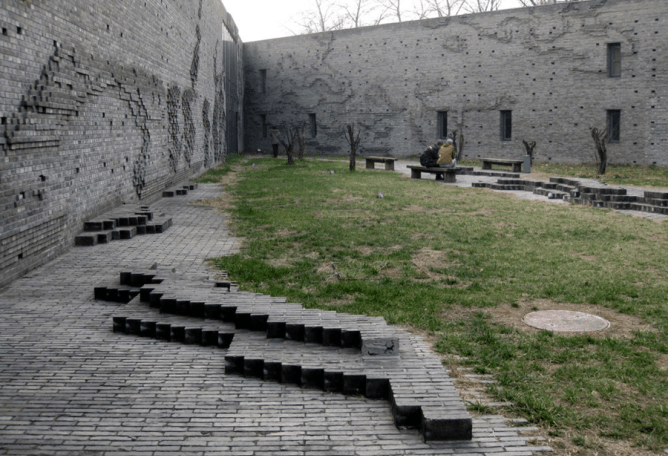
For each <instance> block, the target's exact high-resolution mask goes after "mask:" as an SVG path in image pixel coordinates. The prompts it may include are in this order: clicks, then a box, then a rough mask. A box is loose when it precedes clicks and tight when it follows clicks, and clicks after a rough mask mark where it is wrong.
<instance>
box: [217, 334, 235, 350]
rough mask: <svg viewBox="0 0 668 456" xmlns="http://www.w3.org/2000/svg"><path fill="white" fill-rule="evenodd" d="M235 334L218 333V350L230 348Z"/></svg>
mask: <svg viewBox="0 0 668 456" xmlns="http://www.w3.org/2000/svg"><path fill="white" fill-rule="evenodd" d="M232 339H234V333H221V332H219V333H218V348H230V344H231V343H232Z"/></svg>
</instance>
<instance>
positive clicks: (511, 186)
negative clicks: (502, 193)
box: [472, 177, 668, 215]
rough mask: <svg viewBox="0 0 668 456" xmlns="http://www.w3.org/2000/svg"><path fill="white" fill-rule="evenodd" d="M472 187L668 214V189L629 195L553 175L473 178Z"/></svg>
mask: <svg viewBox="0 0 668 456" xmlns="http://www.w3.org/2000/svg"><path fill="white" fill-rule="evenodd" d="M472 186H473V187H478V188H483V187H486V188H490V189H492V190H510V191H517V190H521V191H527V192H533V193H535V194H538V195H543V196H548V197H549V198H555V199H563V200H565V201H570V202H572V203H575V204H585V205H590V206H594V207H601V208H609V209H616V210H627V211H641V212H650V213H656V214H664V215H668V192H653V191H645V192H644V196H632V195H627V190H626V189H625V188H622V187H608V186H605V185H603V184H599V185H589V184H586V183H583V182H581V181H578V180H577V179H568V178H563V177H551V178H550V181H549V182H545V181H540V180H531V179H499V180H498V181H497V182H496V183H490V182H474V183H473V184H472Z"/></svg>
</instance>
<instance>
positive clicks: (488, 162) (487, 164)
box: [480, 158, 524, 173]
mask: <svg viewBox="0 0 668 456" xmlns="http://www.w3.org/2000/svg"><path fill="white" fill-rule="evenodd" d="M480 161H481V162H482V169H492V165H504V166H510V167H512V169H513V172H514V173H521V172H522V165H523V164H524V160H506V159H503V158H481V159H480Z"/></svg>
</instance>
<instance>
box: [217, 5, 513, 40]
mask: <svg viewBox="0 0 668 456" xmlns="http://www.w3.org/2000/svg"><path fill="white" fill-rule="evenodd" d="M414 1H415V0H404V1H403V3H404V4H405V5H406V7H405V9H406V10H411V9H412V7H411V6H410V5H412V3H413V2H414ZM223 4H224V5H225V8H226V9H227V11H228V12H229V13H230V14H231V15H232V17H233V18H234V22H235V23H236V24H237V27H238V28H239V34H240V35H241V40H242V41H244V42H249V41H258V40H266V39H270V38H279V37H283V36H292V35H294V33H292V32H291V31H290V29H292V30H295V31H298V29H299V27H297V26H295V24H296V23H297V21H298V19H299V17H300V13H301V12H302V11H305V10H308V9H309V8H310V7H311V5H313V4H314V0H223ZM519 6H520V3H519V1H518V0H501V9H507V8H517V7H519ZM402 9H404V8H402Z"/></svg>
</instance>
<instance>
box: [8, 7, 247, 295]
mask: <svg viewBox="0 0 668 456" xmlns="http://www.w3.org/2000/svg"><path fill="white" fill-rule="evenodd" d="M0 26H1V27H2V30H1V33H0V56H1V60H0V71H1V73H0V75H1V76H0V117H1V118H2V125H1V126H0V131H1V132H2V135H0V213H1V218H0V286H3V285H5V284H7V283H8V282H9V281H11V280H13V279H14V278H16V277H18V276H20V275H21V274H23V273H25V272H26V271H28V270H30V269H31V268H33V267H35V266H37V265H39V264H42V263H43V262H45V261H47V260H48V259H50V258H52V257H53V256H54V255H56V254H57V253H59V252H60V251H62V250H63V249H66V248H69V247H70V246H71V245H72V239H73V237H74V235H75V234H76V233H77V232H78V231H80V230H81V228H82V225H83V221H84V220H85V219H87V218H90V217H93V216H95V215H97V214H99V213H101V212H104V211H105V210H108V209H109V208H111V207H113V206H116V205H119V204H125V203H128V204H132V203H138V202H139V201H142V202H151V200H152V199H154V198H155V197H156V196H158V195H160V193H161V191H162V190H163V189H164V188H166V187H169V186H172V185H174V184H175V183H177V182H179V181H180V180H182V179H185V178H188V177H189V176H191V175H194V174H198V173H201V172H202V171H204V169H205V168H208V167H212V166H214V165H215V164H216V163H218V162H220V161H222V160H223V159H224V157H225V154H226V153H227V152H228V149H229V146H230V145H231V144H233V145H235V146H238V147H239V148H240V147H242V143H241V142H240V141H238V140H236V137H234V136H235V134H234V133H233V132H232V131H231V130H230V129H229V128H228V127H229V120H228V119H229V117H230V116H228V111H230V110H231V111H233V112H232V115H233V116H234V115H236V112H237V111H241V107H240V106H239V103H240V100H241V99H242V97H243V93H242V90H241V89H243V84H242V83H240V82H239V81H240V80H241V78H242V70H241V65H239V64H238V62H239V61H240V59H241V43H240V41H238V40H237V43H235V42H233V41H232V40H236V36H237V32H236V28H235V25H234V22H233V21H232V18H231V17H230V16H229V15H228V14H227V12H226V11H225V9H224V7H223V6H222V4H221V3H220V1H218V0H142V1H135V0H117V1H114V2H90V1H87V0H32V1H30V0H3V2H2V6H1V7H0ZM230 62H234V63H236V64H235V65H230ZM225 65H228V66H230V67H232V69H234V70H237V71H235V72H233V71H231V69H230V68H224V66H225ZM232 86H234V88H235V89H236V88H241V89H239V93H238V94H236V96H233V97H230V96H226V91H229V89H230V88H231V87H232ZM231 100H232V101H235V100H236V102H237V106H234V105H233V104H232V103H230V101H231ZM231 136H232V137H233V138H231ZM233 151H234V152H236V150H233Z"/></svg>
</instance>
